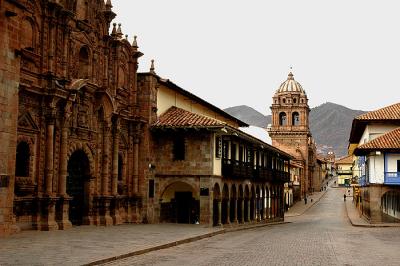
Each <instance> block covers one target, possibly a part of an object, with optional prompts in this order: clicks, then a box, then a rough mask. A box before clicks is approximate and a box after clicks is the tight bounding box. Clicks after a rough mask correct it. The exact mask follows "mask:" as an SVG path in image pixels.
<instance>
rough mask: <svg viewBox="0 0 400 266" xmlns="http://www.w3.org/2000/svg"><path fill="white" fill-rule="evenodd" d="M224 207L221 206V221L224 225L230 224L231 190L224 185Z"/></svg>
mask: <svg viewBox="0 0 400 266" xmlns="http://www.w3.org/2000/svg"><path fill="white" fill-rule="evenodd" d="M221 200H222V203H221V204H222V206H221V209H222V210H221V220H222V223H223V224H229V223H230V217H229V216H230V215H229V214H230V202H229V188H228V185H227V184H224V187H223V189H222V199H221Z"/></svg>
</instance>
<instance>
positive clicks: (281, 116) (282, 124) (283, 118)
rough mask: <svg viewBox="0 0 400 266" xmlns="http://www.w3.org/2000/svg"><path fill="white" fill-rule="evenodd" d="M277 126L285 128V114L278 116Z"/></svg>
mask: <svg viewBox="0 0 400 266" xmlns="http://www.w3.org/2000/svg"><path fill="white" fill-rule="evenodd" d="M279 125H280V126H286V113H284V112H282V113H280V114H279Z"/></svg>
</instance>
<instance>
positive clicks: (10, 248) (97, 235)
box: [0, 221, 286, 266]
mask: <svg viewBox="0 0 400 266" xmlns="http://www.w3.org/2000/svg"><path fill="white" fill-rule="evenodd" d="M283 223H286V222H283V221H277V222H271V223H254V224H253V223H252V224H246V225H239V226H232V227H229V228H226V229H223V228H221V227H204V226H202V225H191V224H137V225H135V224H130V225H119V226H111V227H96V226H79V227H73V228H72V229H69V230H66V231H51V232H39V231H23V232H21V233H19V234H16V235H13V236H11V237H8V238H0V265H2V266H3V265H99V264H101V263H106V262H110V261H115V260H118V259H122V258H126V257H130V256H135V255H139V254H143V253H147V252H150V251H154V250H159V249H164V248H169V247H173V246H176V245H180V244H184V243H189V242H193V241H197V240H200V239H203V238H208V237H212V236H215V235H218V234H223V233H225V232H232V231H238V230H246V229H254V228H258V227H262V226H272V225H276V224H283Z"/></svg>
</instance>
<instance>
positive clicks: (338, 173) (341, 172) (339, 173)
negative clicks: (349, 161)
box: [336, 170, 353, 175]
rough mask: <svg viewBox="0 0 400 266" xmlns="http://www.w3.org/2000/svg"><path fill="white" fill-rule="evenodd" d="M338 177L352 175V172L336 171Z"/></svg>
mask: <svg viewBox="0 0 400 266" xmlns="http://www.w3.org/2000/svg"><path fill="white" fill-rule="evenodd" d="M336 173H337V175H352V174H353V171H352V170H336Z"/></svg>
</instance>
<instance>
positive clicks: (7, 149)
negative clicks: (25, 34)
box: [0, 0, 20, 236]
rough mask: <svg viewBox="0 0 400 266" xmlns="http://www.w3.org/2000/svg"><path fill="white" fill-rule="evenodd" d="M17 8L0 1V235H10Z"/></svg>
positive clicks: (15, 128) (14, 126)
mask: <svg viewBox="0 0 400 266" xmlns="http://www.w3.org/2000/svg"><path fill="white" fill-rule="evenodd" d="M18 12H19V9H18V7H16V6H14V5H13V4H10V3H9V2H7V1H3V0H0V40H1V42H0V143H1V147H0V236H4V235H8V234H10V233H12V232H13V230H14V228H13V209H12V206H13V199H14V193H13V192H14V179H15V177H14V171H15V149H16V141H17V119H18V84H19V83H18V82H19V65H20V60H19V58H18V57H17V56H16V53H15V50H16V49H19V35H18V32H19V17H18V16H17V15H18Z"/></svg>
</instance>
